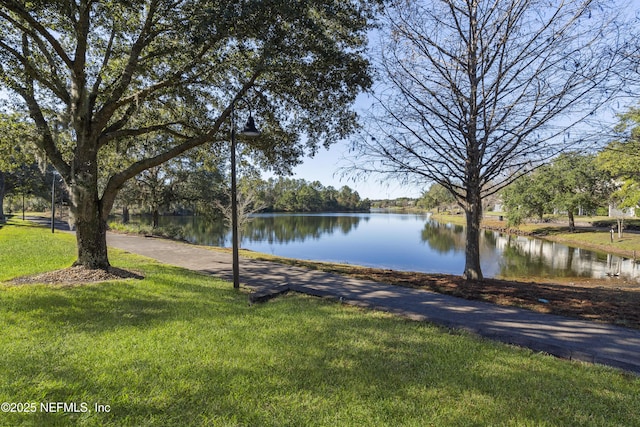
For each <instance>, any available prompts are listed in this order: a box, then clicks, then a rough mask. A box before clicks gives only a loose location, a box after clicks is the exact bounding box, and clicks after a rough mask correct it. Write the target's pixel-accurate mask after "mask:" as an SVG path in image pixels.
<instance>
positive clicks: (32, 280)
mask: <svg viewBox="0 0 640 427" xmlns="http://www.w3.org/2000/svg"><path fill="white" fill-rule="evenodd" d="M143 278H144V277H143V276H141V275H140V274H138V273H135V272H133V271H129V270H124V269H122V268H116V267H109V269H108V270H92V269H88V268H85V267H82V266H75V267H69V268H64V269H62V270H55V271H48V272H46V273H41V274H35V275H32V276H22V277H17V278H15V279H13V280H12V281H10V282H7V283H8V284H10V285H31V284H36V283H38V284H47V285H66V286H71V285H81V284H87V283H96V282H105V281H108V280H120V279H143Z"/></svg>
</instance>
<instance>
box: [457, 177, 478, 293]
mask: <svg viewBox="0 0 640 427" xmlns="http://www.w3.org/2000/svg"><path fill="white" fill-rule="evenodd" d="M467 191H468V192H470V194H469V195H468V196H467V202H468V203H467V204H466V206H465V214H466V217H467V239H466V240H467V244H466V246H465V251H464V254H465V266H464V273H463V275H462V277H464V278H465V279H466V280H482V279H483V276H482V268H481V266H480V220H481V219H482V198H481V197H480V194H479V193H480V190H477V192H476V191H474V190H472V189H468V190H467Z"/></svg>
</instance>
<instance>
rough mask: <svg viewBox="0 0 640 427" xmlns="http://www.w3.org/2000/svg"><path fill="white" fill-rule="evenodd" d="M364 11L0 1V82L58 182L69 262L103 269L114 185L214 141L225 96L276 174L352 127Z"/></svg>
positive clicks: (345, 2) (333, 3)
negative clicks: (68, 215)
mask: <svg viewBox="0 0 640 427" xmlns="http://www.w3.org/2000/svg"><path fill="white" fill-rule="evenodd" d="M371 17H372V10H371V7H370V5H369V4H368V2H367V0H241V1H227V0H127V1H125V0H114V1H106V2H103V1H94V0H56V1H43V0H34V1H22V0H3V1H1V2H0V33H2V38H1V39H0V64H1V65H0V82H1V83H0V84H2V85H4V86H5V87H6V88H7V89H9V90H10V91H11V92H12V93H14V94H17V95H18V96H19V98H20V99H21V100H22V101H23V105H25V106H26V108H27V109H28V112H29V114H30V116H31V118H32V120H33V121H34V122H35V124H36V126H37V128H38V131H39V133H40V134H41V135H42V138H41V140H40V141H41V142H40V148H41V149H42V150H43V151H44V152H45V153H46V154H47V156H48V160H49V161H50V162H51V163H52V164H53V165H54V166H55V168H56V169H57V170H58V171H59V172H60V174H61V175H62V177H63V178H64V181H65V183H66V185H67V186H68V188H69V190H70V193H71V197H72V206H71V209H72V212H73V214H74V216H75V221H76V230H77V244H78V259H77V261H76V263H77V264H79V265H83V266H86V267H89V268H106V267H108V266H109V260H108V257H107V247H106V234H105V233H106V220H107V216H108V215H109V212H110V211H111V208H112V206H113V203H114V200H115V198H116V195H117V193H118V190H119V189H120V188H122V186H123V185H124V184H125V182H126V181H127V180H128V179H130V178H132V177H133V176H135V175H136V174H138V173H140V172H142V171H144V170H146V169H149V168H152V167H154V166H157V165H159V164H161V163H163V162H165V161H167V160H169V159H171V158H174V157H176V156H178V155H180V154H181V153H183V152H185V151H186V150H189V149H192V148H194V147H197V146H202V145H203V144H211V147H212V149H216V147H217V146H220V145H221V144H226V143H227V142H226V140H227V135H228V132H229V128H228V126H229V125H228V122H229V120H228V119H229V116H230V113H231V111H232V105H234V104H235V103H237V105H236V106H237V107H243V108H252V113H253V114H254V116H256V117H259V118H260V120H261V123H260V126H261V130H262V131H263V137H262V138H260V139H259V140H258V141H256V142H254V143H252V145H250V146H248V145H247V146H246V147H247V149H249V150H250V151H252V152H253V154H254V155H255V156H256V157H257V159H258V160H259V161H261V162H262V164H263V165H264V166H268V167H272V168H274V169H276V170H278V171H287V170H289V168H290V167H291V166H292V165H294V164H296V162H298V161H299V159H301V157H302V155H303V154H305V153H308V152H312V153H313V152H315V150H317V149H318V147H319V146H321V145H322V144H329V143H331V142H334V141H336V140H338V139H340V138H343V137H345V136H346V135H348V134H349V133H350V132H351V131H353V129H354V126H355V115H354V113H353V112H352V110H351V104H352V102H353V101H354V99H355V97H356V95H357V94H358V93H359V92H361V91H362V90H363V89H366V88H368V87H369V86H370V83H371V82H370V76H369V71H368V62H367V60H366V59H365V57H364V54H363V53H364V48H365V46H366V31H367V29H368V25H369V22H370V18H371ZM240 98H244V99H245V100H247V101H248V102H247V103H246V105H245V104H244V103H239V102H238V100H239V99H240ZM64 135H66V136H67V137H66V138H63V137H62V136H64ZM140 141H147V142H148V141H157V147H156V148H155V149H154V150H149V151H148V152H145V150H140V149H139V146H140ZM158 147H160V148H161V149H158ZM107 163H108V164H107Z"/></svg>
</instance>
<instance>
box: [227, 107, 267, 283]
mask: <svg viewBox="0 0 640 427" xmlns="http://www.w3.org/2000/svg"><path fill="white" fill-rule="evenodd" d="M238 100H242V99H238ZM238 100H234V101H233V102H232V103H231V246H232V248H231V251H232V266H233V287H234V289H239V288H240V256H239V254H238V247H239V241H238V192H237V182H236V123H235V122H236V117H235V104H236V102H237V101H238ZM242 101H243V102H244V103H245V104H246V103H247V102H246V101H244V100H242ZM247 105H248V104H247ZM240 135H244V136H248V137H253V138H255V137H257V136H260V131H259V130H258V129H257V128H256V124H255V122H254V121H253V116H252V115H251V110H249V119H248V120H247V123H246V124H245V125H244V128H243V129H242V130H241V131H240Z"/></svg>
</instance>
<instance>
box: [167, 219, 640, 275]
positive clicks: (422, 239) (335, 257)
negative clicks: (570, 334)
mask: <svg viewBox="0 0 640 427" xmlns="http://www.w3.org/2000/svg"><path fill="white" fill-rule="evenodd" d="M168 224H175V225H181V226H183V227H184V228H185V230H186V239H187V240H189V241H191V242H192V243H197V244H203V245H211V246H230V245H231V243H230V242H231V237H230V234H229V232H228V231H227V230H225V227H224V226H223V225H222V224H221V223H211V222H210V221H205V220H204V219H203V218H198V217H163V218H161V221H160V225H161V226H162V225H168ZM480 246H481V253H480V260H481V264H482V271H483V273H484V275H485V276H486V277H512V276H518V277H526V276H534V275H535V276H547V277H578V276H580V277H597V278H600V277H607V276H614V275H618V276H620V277H624V278H627V279H633V280H638V281H640V264H638V263H634V262H633V260H629V259H624V258H621V257H618V256H613V255H607V254H602V253H597V252H593V251H589V250H584V249H577V248H572V247H568V246H565V245H561V244H558V243H552V242H545V241H543V240H538V239H533V238H527V237H521V236H509V235H504V234H500V233H498V232H494V231H485V232H483V234H482V236H481V244H480ZM241 247H242V248H244V249H250V250H253V251H258V252H265V253H270V254H274V255H279V256H285V257H291V258H299V259H310V260H319V261H333V262H341V263H348V264H357V265H364V266H370V267H378V268H389V269H395V270H406V271H421V272H426V273H448V274H461V273H462V271H463V270H464V247H465V233H464V228H463V227H462V226H456V225H451V224H441V223H438V222H436V221H434V220H432V219H430V218H429V216H428V215H426V214H393V213H382V212H373V213H361V214H352V213H335V214H327V213H322V214H281V213H278V214H258V215H254V217H253V218H252V220H251V222H250V223H249V224H248V225H247V226H246V227H245V229H244V230H243V232H242V239H241Z"/></svg>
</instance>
